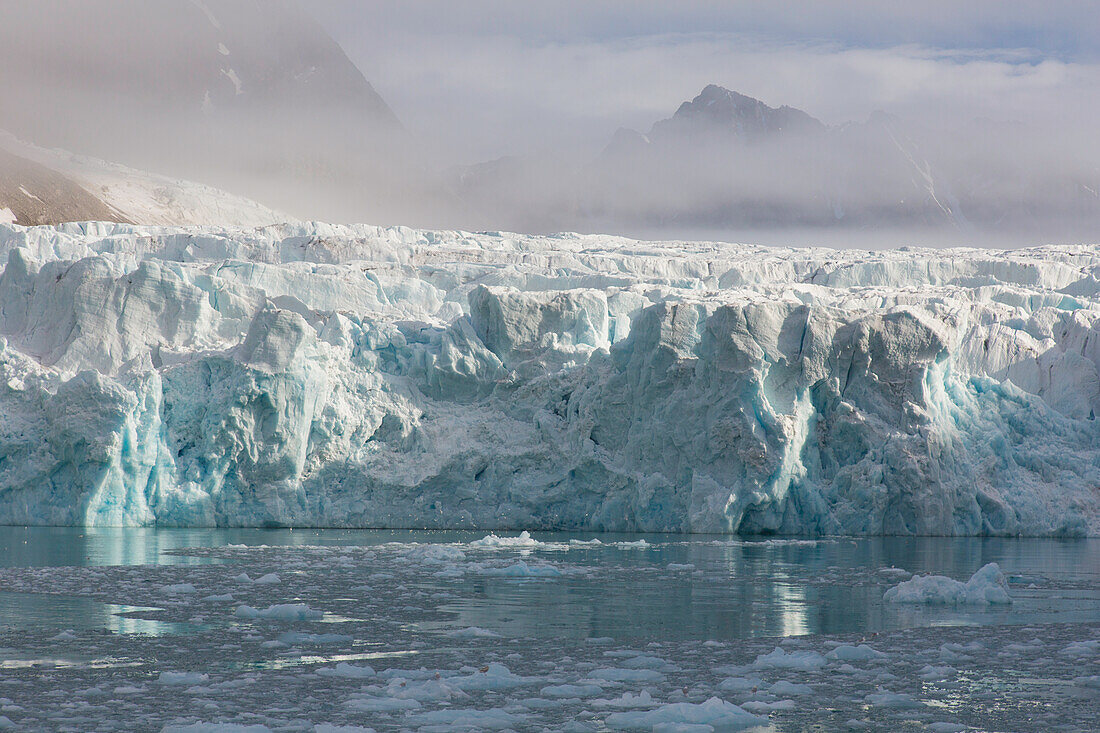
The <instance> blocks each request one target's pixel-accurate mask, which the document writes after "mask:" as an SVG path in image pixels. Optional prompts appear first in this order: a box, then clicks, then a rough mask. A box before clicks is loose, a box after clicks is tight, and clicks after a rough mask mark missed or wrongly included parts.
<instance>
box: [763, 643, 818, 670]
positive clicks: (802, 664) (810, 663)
mask: <svg viewBox="0 0 1100 733" xmlns="http://www.w3.org/2000/svg"><path fill="white" fill-rule="evenodd" d="M752 666H753V668H754V669H794V670H800V671H803V672H815V671H817V670H819V669H821V668H822V667H824V666H825V657H823V656H821V655H820V654H818V653H817V652H809V651H805V652H790V653H787V652H785V651H783V650H782V649H780V648H779V647H776V648H775V650H774V651H772V652H771V653H769V654H761V655H760V656H758V657H757V658H756V661H755V662H753V664H752Z"/></svg>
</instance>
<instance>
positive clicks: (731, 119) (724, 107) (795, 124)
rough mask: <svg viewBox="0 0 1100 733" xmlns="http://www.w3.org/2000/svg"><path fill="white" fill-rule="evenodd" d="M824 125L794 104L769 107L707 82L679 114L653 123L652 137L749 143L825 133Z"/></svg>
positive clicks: (681, 107) (757, 100)
mask: <svg viewBox="0 0 1100 733" xmlns="http://www.w3.org/2000/svg"><path fill="white" fill-rule="evenodd" d="M825 129H826V128H825V125H824V124H822V123H821V122H820V121H819V120H816V119H814V118H813V117H811V116H810V115H808V114H806V113H805V112H803V111H802V110H800V109H795V108H794V107H787V106H783V107H769V106H768V105H766V104H764V103H763V102H761V101H760V100H759V99H753V98H752V97H747V96H745V95H744V94H739V93H737V92H733V91H730V90H729V89H724V88H722V87H720V86H718V85H716V84H709V85H707V86H706V87H705V88H704V89H703V91H702V92H700V93H699V96H697V97H695V99H693V100H691V101H690V102H684V103H683V104H682V105H680V108H679V109H678V110H676V114H674V115H673V116H672V117H670V118H669V119H667V120H661V121H660V122H657V123H656V124H655V125H653V129H652V131H650V133H649V136H648V137H649V139H650V140H661V139H663V138H677V137H683V136H709V137H713V138H715V139H721V138H722V137H726V138H732V139H737V140H741V141H744V142H750V141H754V140H764V139H767V138H770V137H774V136H777V135H784V134H800V135H805V134H813V133H822V132H825Z"/></svg>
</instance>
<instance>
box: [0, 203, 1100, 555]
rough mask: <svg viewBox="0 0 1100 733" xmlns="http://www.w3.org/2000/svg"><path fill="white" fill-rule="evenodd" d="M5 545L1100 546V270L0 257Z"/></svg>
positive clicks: (209, 244) (1020, 265) (493, 237)
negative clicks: (247, 531)
mask: <svg viewBox="0 0 1100 733" xmlns="http://www.w3.org/2000/svg"><path fill="white" fill-rule="evenodd" d="M0 256H3V257H4V258H5V259H6V263H7V264H6V267H5V268H4V271H3V275H2V277H0V334H2V335H3V338H4V340H3V342H2V343H3V348H2V350H0V369H2V370H3V374H2V375H0V415H2V416H3V417H2V419H0V522H3V523H15V524H86V525H135V524H137V525H140V524H157V525H246V526H265V525H266V526H271V525H297V526H303V525H326V526H371V527H381V526H388V527H481V528H586V529H605V530H669V531H677V532H744V533H747V532H781V533H810V534H813V533H853V534H883V533H887V534H948V535H954V534H966V535H970V534H1004V535H1015V534H1035V535H1082V534H1100V491H1098V489H1097V487H1100V429H1098V426H1097V423H1096V422H1095V420H1094V418H1095V416H1096V414H1097V412H1098V411H1100V376H1098V364H1100V338H1094V337H1096V336H1097V335H1098V333H1097V331H1098V328H1100V250H1097V249H1096V248H1094V247H1084V246H1080V247H1048V248H1042V249H1033V250H1019V251H1011V252H993V251H986V250H947V251H904V250H896V251H888V252H876V253H867V252H859V251H831V250H830V251H826V250H791V249H766V248H760V247H751V246H742V245H721V244H707V243H684V242H666V243H648V242H638V241H633V240H627V239H621V238H614V237H603V236H579V235H569V234H565V235H557V236H549V237H528V236H520V235H511V234H477V235H473V234H467V233H461V232H426V231H414V230H409V229H400V228H398V229H382V228H377V227H367V226H359V227H335V226H327V225H321V224H312V225H305V224H300V225H299V224H296V225H282V226H276V227H270V228H264V229H253V230H243V229H201V230H200V229H189V230H183V229H167V228H159V229H158V228H139V227H134V226H131V225H125V224H114V225H109V224H81V225H65V226H61V227H57V228H46V227H42V228H31V229H24V228H21V227H18V226H10V225H0Z"/></svg>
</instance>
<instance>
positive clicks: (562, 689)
mask: <svg viewBox="0 0 1100 733" xmlns="http://www.w3.org/2000/svg"><path fill="white" fill-rule="evenodd" d="M539 693H540V694H542V695H544V696H546V697H551V698H573V697H595V696H596V695H600V694H602V693H603V688H602V687H600V686H599V685H583V684H582V685H549V686H548V687H544V688H542V689H541V690H539Z"/></svg>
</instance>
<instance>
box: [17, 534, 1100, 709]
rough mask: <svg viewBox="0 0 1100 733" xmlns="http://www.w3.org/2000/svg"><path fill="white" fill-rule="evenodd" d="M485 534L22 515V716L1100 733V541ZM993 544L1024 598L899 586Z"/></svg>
mask: <svg viewBox="0 0 1100 733" xmlns="http://www.w3.org/2000/svg"><path fill="white" fill-rule="evenodd" d="M486 534H487V533H484V532H481V533H468V532H414V531H326V530H152V529H143V530H109V529H97V530H87V529H26V528H2V529H0V716H2V718H3V719H6V720H7V721H9V722H10V724H11V725H13V726H20V727H21V728H25V729H28V730H36V729H41V730H59V729H62V728H64V727H66V726H68V727H69V728H71V729H73V730H93V729H94V730H112V729H113V730H133V729H143V728H148V729H150V730H160V729H162V728H164V727H166V726H167V727H168V728H171V727H172V726H177V727H183V728H184V729H186V726H196V725H197V726H200V727H199V728H193V729H194V730H219V728H214V727H207V728H202V727H201V726H203V725H207V726H212V725H214V724H219V725H223V728H221V729H224V730H234V729H233V728H231V727H230V728H224V725H225V724H232V725H238V726H246V727H245V728H238V730H240V729H247V726H263V727H264V728H266V729H268V730H315V729H316V730H338V729H340V727H341V726H343V727H344V728H346V729H348V730H351V729H352V728H354V727H355V726H358V727H370V728H374V729H376V730H390V729H393V730H398V729H413V730H415V729H420V728H423V729H430V730H437V729H452V730H463V729H466V730H472V729H476V730H481V729H491V728H494V727H495V728H512V729H532V730H537V729H550V730H557V729H561V728H563V727H566V726H574V727H576V728H577V729H578V730H580V729H586V730H606V729H616V728H624V729H631V728H632V727H633V728H641V729H647V728H649V729H652V728H653V727H654V726H657V727H658V728H659V727H660V725H662V724H664V723H662V722H661V721H665V723H668V724H670V725H673V724H676V725H678V724H696V725H710V726H711V727H712V728H714V729H718V730H721V729H743V728H746V727H752V726H749V723H753V725H755V726H756V727H760V726H764V728H765V729H767V728H769V727H770V728H772V729H776V730H800V729H802V728H803V727H805V726H806V725H813V724H820V725H824V726H826V727H827V728H829V729H833V728H837V727H839V728H843V727H845V726H847V727H850V728H858V727H859V726H860V725H865V726H870V727H872V728H881V727H882V726H886V727H887V728H890V727H894V726H901V725H906V726H909V725H939V726H940V729H941V730H950V729H958V730H962V729H966V727H967V726H970V727H972V728H975V729H987V730H1004V729H1010V730H1038V729H1040V728H1044V727H1045V728H1049V727H1052V726H1053V727H1055V728H1062V729H1067V730H1088V729H1090V728H1089V726H1090V725H1094V724H1095V720H1096V719H1097V716H1098V713H1100V676H1098V675H1100V542H1097V541H1095V540H1073V541H1056V540H1029V539H949V538H875V539H849V538H830V539H797V538H796V539H786V538H784V539H780V538H733V537H728V536H680V535H597V534H591V533H581V534H552V533H535V534H534V535H533V536H531V535H526V534H524V535H522V536H521V535H517V534H516V533H500V534H499V536H497V535H489V536H486ZM990 562H995V563H997V564H998V565H999V566H1000V568H1001V570H1002V571H1003V572H1004V574H1005V577H1006V579H1007V588H1008V591H1009V595H1010V597H1011V599H1012V603H1011V604H994V605H983V606H954V605H952V606H924V605H912V604H893V603H888V602H886V601H884V599H883V594H884V592H885V591H886V590H887V589H888V588H890V587H892V586H894V585H896V584H897V583H899V582H902V581H904V580H907V579H909V578H910V577H912V576H913V575H914V574H916V575H920V574H937V575H945V576H948V577H951V578H955V579H959V580H966V579H967V578H969V577H970V575H971V574H972V573H973V572H974V571H975V570H977V569H978V568H980V567H982V566H983V565H985V564H987V563H990ZM852 650H857V651H852ZM734 709H736V710H737V711H740V712H739V713H736V714H735V713H733V712H731V711H732V710H734ZM742 714H743V715H744V716H745V717H739V716H741V715H742ZM646 716H650V717H648V718H647V717H646ZM662 716H663V717H662ZM669 716H671V717H669ZM677 716H680V717H677ZM681 718H682V720H681ZM3 719H0V725H5V723H4V722H3ZM136 721H140V725H138V724H137V723H136ZM669 721H671V722H669ZM693 721H694V722H693ZM651 724H652V725H651ZM325 725H328V726H335V727H330V728H324V726H325ZM135 726H136V728H135ZM318 726H320V727H318ZM349 726H351V727H349ZM440 726H441V727H440ZM951 726H955V728H952V727H951ZM262 729H263V728H255V730H257V731H259V730H262ZM700 730H702V729H700Z"/></svg>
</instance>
